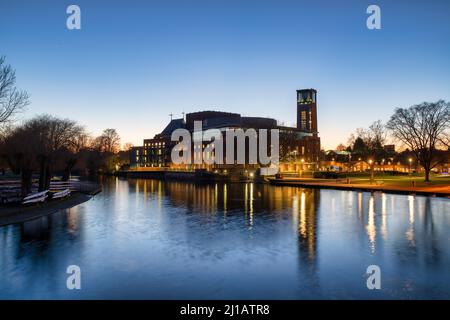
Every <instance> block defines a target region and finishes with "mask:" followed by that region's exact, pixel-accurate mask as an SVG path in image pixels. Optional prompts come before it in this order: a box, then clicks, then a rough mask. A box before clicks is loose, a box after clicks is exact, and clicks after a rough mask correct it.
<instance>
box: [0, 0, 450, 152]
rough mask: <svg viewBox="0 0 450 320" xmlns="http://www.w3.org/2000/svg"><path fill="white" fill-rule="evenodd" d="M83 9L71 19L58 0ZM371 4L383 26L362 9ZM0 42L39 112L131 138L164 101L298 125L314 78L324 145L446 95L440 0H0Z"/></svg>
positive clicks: (447, 47) (157, 124)
mask: <svg viewBox="0 0 450 320" xmlns="http://www.w3.org/2000/svg"><path fill="white" fill-rule="evenodd" d="M70 4H77V5H79V6H80V8H81V30H68V29H67V28H66V19H67V17H68V14H66V8H67V6H68V5H70ZM370 4H377V5H379V6H380V7H381V23H382V29H381V30H369V29H367V27H366V19H367V17H368V14H366V8H367V7H368V5H370ZM0 13H1V18H0V55H5V56H6V59H7V63H9V64H11V65H12V66H13V67H14V68H15V69H16V75H17V84H18V86H19V87H20V88H22V89H26V90H27V91H28V92H29V93H30V95H31V104H30V105H29V107H28V110H27V111H26V113H25V114H23V115H22V118H24V119H25V118H30V117H32V116H33V115H36V114H41V113H49V114H53V115H57V116H60V117H68V118H71V119H74V120H77V121H79V122H80V123H82V124H84V125H85V126H86V128H87V129H88V130H89V131H90V132H91V133H93V134H99V133H100V132H101V131H102V129H104V128H116V129H117V130H118V132H119V134H120V135H121V137H122V142H123V143H125V142H132V143H134V144H135V145H140V144H142V139H144V138H151V137H153V135H154V134H156V133H158V132H160V131H161V130H162V129H163V128H164V126H165V125H166V124H167V122H168V121H169V119H170V118H169V114H170V113H173V114H174V117H181V114H182V112H193V111H201V110H221V111H228V112H238V113H241V114H243V115H248V116H268V117H272V118H275V119H277V120H279V121H282V122H284V123H285V124H287V125H291V124H292V125H293V124H295V121H296V120H295V119H296V94H295V90H296V89H301V88H315V89H317V91H318V121H319V135H320V137H321V139H322V146H323V147H324V148H325V149H331V148H335V147H336V146H337V144H339V143H340V142H343V143H346V141H347V138H348V136H349V135H350V133H352V132H353V131H354V130H355V129H356V128H357V127H367V126H368V125H369V124H370V123H371V122H373V121H375V120H377V119H381V120H387V119H388V118H389V117H390V115H391V114H392V112H393V110H394V108H395V107H407V106H410V105H412V104H417V103H421V102H423V101H436V100H438V99H444V100H450V17H449V13H450V1H446V0H443V1H429V2H425V1H422V2H418V1H410V0H408V1H300V0H297V1H264V0H258V1H253V0H239V1H236V0H226V1H215V0H208V1H200V0H192V1H174V0H164V1H163V0H160V1H92V0H91V1H80V0H73V1H18V0H11V1H10V0H0Z"/></svg>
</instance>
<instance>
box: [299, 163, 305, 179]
mask: <svg viewBox="0 0 450 320" xmlns="http://www.w3.org/2000/svg"><path fill="white" fill-rule="evenodd" d="M300 162H301V163H302V166H301V170H300V176H301V177H302V176H303V170H304V169H305V168H304V163H305V159H303V158H302V159H301V160H300Z"/></svg>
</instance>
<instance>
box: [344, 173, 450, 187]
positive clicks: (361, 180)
mask: <svg viewBox="0 0 450 320" xmlns="http://www.w3.org/2000/svg"><path fill="white" fill-rule="evenodd" d="M430 180H431V181H430V182H424V176H421V175H412V176H390V175H384V176H383V175H382V174H377V175H376V176H375V177H374V181H375V182H376V181H382V182H383V185H385V186H398V187H410V186H411V182H412V181H414V182H415V185H416V187H419V188H420V187H430V186H450V176H442V175H431V176H430ZM375 182H374V183H375ZM350 183H351V184H370V175H364V176H360V177H352V178H350Z"/></svg>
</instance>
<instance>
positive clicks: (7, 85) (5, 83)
mask: <svg viewBox="0 0 450 320" xmlns="http://www.w3.org/2000/svg"><path fill="white" fill-rule="evenodd" d="M28 104H29V95H28V93H27V92H26V91H23V90H18V89H17V87H16V72H15V71H14V69H12V68H11V66H10V65H7V64H5V57H0V125H3V124H5V123H8V122H9V121H11V120H12V119H13V117H14V115H15V114H17V113H18V112H21V111H22V110H23V109H24V108H25V107H26V106H27V105H28Z"/></svg>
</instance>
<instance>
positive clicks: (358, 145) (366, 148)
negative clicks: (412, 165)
mask: <svg viewBox="0 0 450 320" xmlns="http://www.w3.org/2000/svg"><path fill="white" fill-rule="evenodd" d="M355 137H356V138H355ZM386 138H387V132H386V127H385V125H384V124H383V123H382V122H381V120H377V121H375V122H373V123H372V124H371V125H370V126H369V128H368V129H363V128H358V129H357V130H356V135H353V134H352V135H351V137H350V138H349V143H353V151H354V152H355V153H356V154H357V155H358V156H360V157H361V159H362V160H363V161H364V162H366V163H367V164H368V165H369V166H370V180H371V181H372V180H373V175H374V172H373V171H374V166H375V161H377V160H379V158H381V157H383V156H384V154H385V151H384V149H383V146H384V144H385V143H386Z"/></svg>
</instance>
